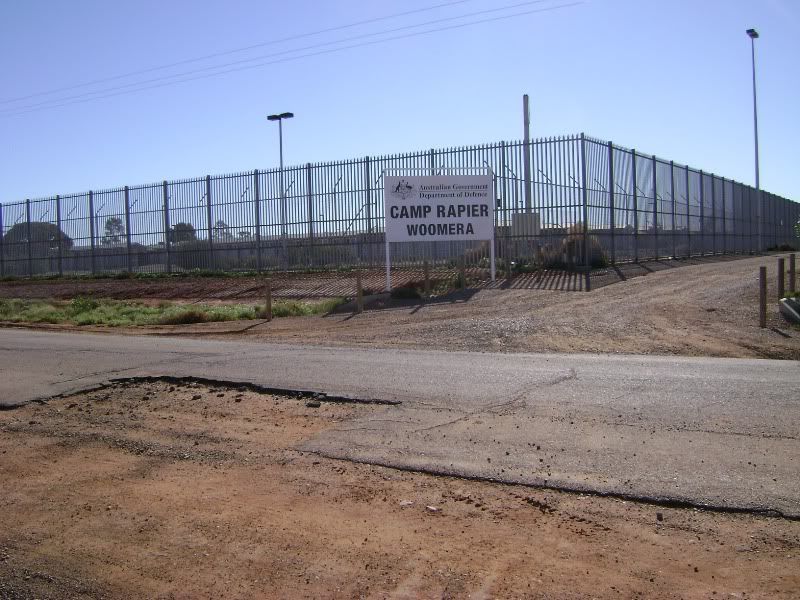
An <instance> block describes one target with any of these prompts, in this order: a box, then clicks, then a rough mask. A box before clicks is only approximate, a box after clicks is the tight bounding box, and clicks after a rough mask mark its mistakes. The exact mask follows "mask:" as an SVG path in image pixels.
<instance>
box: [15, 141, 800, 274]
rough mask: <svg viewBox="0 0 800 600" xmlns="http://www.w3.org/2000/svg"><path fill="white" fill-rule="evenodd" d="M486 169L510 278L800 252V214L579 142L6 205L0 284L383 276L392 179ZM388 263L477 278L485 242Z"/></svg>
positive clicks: (698, 173) (469, 150)
mask: <svg viewBox="0 0 800 600" xmlns="http://www.w3.org/2000/svg"><path fill="white" fill-rule="evenodd" d="M526 155H527V157H528V160H529V161H530V162H529V167H530V168H529V173H530V176H529V180H526V169H525V160H526ZM482 168H485V169H487V170H489V171H490V172H491V173H493V176H494V182H495V196H496V201H497V206H496V211H495V242H494V243H495V245H496V253H497V256H498V257H499V261H500V265H501V267H504V266H506V265H509V264H511V263H512V262H513V263H514V264H515V265H517V266H519V265H527V266H530V267H534V268H535V267H545V268H567V269H571V268H585V267H586V265H587V264H588V265H590V266H593V267H601V266H605V265H608V264H614V263H617V262H630V261H639V260H648V259H658V258H667V257H676V258H677V257H689V256H695V255H708V254H724V253H750V252H758V251H761V250H766V249H769V248H771V247H776V246H781V245H783V244H788V245H794V246H796V245H797V244H798V242H800V240H798V238H797V237H796V229H795V226H796V224H797V223H798V220H800V204H798V203H796V202H793V201H790V200H787V199H785V198H781V197H779V196H776V195H774V194H770V193H767V192H763V191H762V192H760V193H759V192H757V191H756V190H755V189H753V188H751V187H749V186H746V185H744V184H741V183H738V182H735V181H732V180H730V179H725V178H724V177H719V176H717V175H714V174H712V173H705V172H703V171H702V170H699V169H694V168H691V167H687V166H684V165H678V164H675V163H674V162H672V161H667V160H664V159H660V158H658V157H655V156H652V155H647V154H644V153H641V152H638V151H636V150H631V149H627V148H622V147H620V146H617V145H615V144H613V143H611V142H602V141H600V140H596V139H593V138H590V137H587V136H584V135H578V136H567V137H560V138H552V139H539V140H534V141H531V142H530V143H529V145H528V148H527V149H526V148H525V145H524V143H522V142H499V143H495V144H487V145H481V146H470V147H460V148H448V149H438V150H437V149H432V150H429V151H424V152H410V153H406V154H396V155H389V156H380V157H369V156H367V157H364V158H359V159H352V160H343V161H336V162H328V163H316V164H311V163H309V164H306V165H302V166H293V167H288V168H285V169H284V172H283V178H281V173H280V171H279V170H278V169H271V170H266V171H259V170H255V171H252V172H248V173H237V174H231V175H216V176H205V177H200V178H196V179H187V180H181V181H164V182H162V183H158V184H148V185H135V186H125V187H122V188H116V189H110V190H92V191H89V192H84V193H79V194H65V195H57V196H53V197H50V198H39V199H32V200H25V201H24V202H15V203H7V204H2V205H0V232H2V238H0V276H2V277H9V276H20V277H30V276H43V275H67V274H70V275H76V274H92V273H118V272H145V273H156V272H179V271H187V270H194V269H203V270H253V271H266V270H278V269H280V270H283V269H296V270H299V269H334V268H346V267H353V266H378V265H381V264H383V262H384V260H385V246H384V234H383V231H384V214H383V181H382V179H383V173H384V171H387V170H391V171H392V172H397V171H402V170H404V169H408V170H409V171H413V172H414V173H415V174H419V173H420V172H430V173H431V174H434V175H439V174H447V173H448V172H458V171H461V170H463V169H482ZM282 179H283V182H284V183H283V184H284V186H285V187H284V193H283V194H281V180H282ZM525 215H528V217H527V218H523V217H524V216H525ZM532 223H533V224H535V225H533V226H532V225H531V224H532ZM587 224H588V227H586V225H587ZM391 254H392V262H393V264H405V265H414V264H420V263H422V261H428V262H431V263H433V264H447V265H455V264H464V265H466V266H471V267H481V266H486V265H487V264H488V256H489V243H488V242H414V243H404V244H392V247H391Z"/></svg>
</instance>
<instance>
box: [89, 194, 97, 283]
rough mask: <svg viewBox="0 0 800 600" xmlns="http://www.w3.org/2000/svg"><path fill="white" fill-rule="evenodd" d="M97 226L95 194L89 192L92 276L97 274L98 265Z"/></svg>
mask: <svg viewBox="0 0 800 600" xmlns="http://www.w3.org/2000/svg"><path fill="white" fill-rule="evenodd" d="M95 227H96V224H95V222H94V192H92V191H91V190H89V236H90V237H91V238H92V239H91V244H90V246H89V248H90V252H91V257H90V260H91V263H92V275H94V274H95V272H96V268H97V265H96V264H95V242H94V238H95V235H97V232H96V231H95Z"/></svg>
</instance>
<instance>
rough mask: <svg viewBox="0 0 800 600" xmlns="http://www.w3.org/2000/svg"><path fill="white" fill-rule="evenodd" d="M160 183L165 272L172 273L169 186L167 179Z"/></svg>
mask: <svg viewBox="0 0 800 600" xmlns="http://www.w3.org/2000/svg"><path fill="white" fill-rule="evenodd" d="M161 185H162V188H161V189H162V198H163V200H164V249H165V250H166V253H167V273H172V240H171V239H170V225H169V188H168V185H169V184H168V183H167V180H166V179H165V180H164V183H162V184H161Z"/></svg>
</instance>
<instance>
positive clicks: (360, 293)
mask: <svg viewBox="0 0 800 600" xmlns="http://www.w3.org/2000/svg"><path fill="white" fill-rule="evenodd" d="M356 312H357V313H359V314H361V313H362V312H364V289H363V288H362V287H361V271H356Z"/></svg>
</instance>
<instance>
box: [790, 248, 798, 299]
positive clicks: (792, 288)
mask: <svg viewBox="0 0 800 600" xmlns="http://www.w3.org/2000/svg"><path fill="white" fill-rule="evenodd" d="M796 270H797V265H796V264H795V254H794V252H793V253H792V254H790V255H789V291H790V292H791V293H792V294H794V293H795V292H796V291H797V288H796V287H795V286H796V278H797V274H796Z"/></svg>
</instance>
